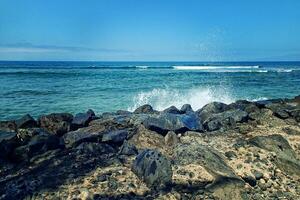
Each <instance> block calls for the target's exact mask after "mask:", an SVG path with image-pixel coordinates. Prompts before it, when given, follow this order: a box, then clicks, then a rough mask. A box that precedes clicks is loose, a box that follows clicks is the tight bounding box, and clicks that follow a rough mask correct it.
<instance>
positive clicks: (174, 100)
mask: <svg viewBox="0 0 300 200" xmlns="http://www.w3.org/2000/svg"><path fill="white" fill-rule="evenodd" d="M234 100H235V99H234V98H233V97H231V95H229V92H228V90H226V89H225V88H222V87H219V88H193V89H189V90H176V89H153V90H151V91H148V92H140V93H138V94H137V95H136V96H135V97H134V98H133V104H132V106H131V107H129V108H128V110H129V111H134V110H135V109H136V108H138V107H140V106H142V105H144V104H150V105H151V106H153V108H154V109H156V110H159V111H161V110H164V109H165V108H168V107H170V106H176V107H177V108H179V109H180V108H181V106H182V105H184V104H191V106H192V108H193V109H194V110H198V109H200V108H202V107H203V106H204V105H206V104H208V103H210V102H213V101H220V102H224V103H232V102H234Z"/></svg>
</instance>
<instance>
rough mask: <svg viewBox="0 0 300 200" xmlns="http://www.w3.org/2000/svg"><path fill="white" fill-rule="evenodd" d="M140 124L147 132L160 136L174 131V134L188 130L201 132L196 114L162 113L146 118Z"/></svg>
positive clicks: (201, 128) (200, 125)
mask: <svg viewBox="0 0 300 200" xmlns="http://www.w3.org/2000/svg"><path fill="white" fill-rule="evenodd" d="M142 123H143V125H144V126H145V127H146V128H148V129H149V130H153V131H156V132H158V133H160V134H162V135H165V134H167V133H168V131H174V132H175V133H183V132H186V131H189V130H190V131H199V132H201V131H203V127H202V124H201V122H200V120H199V118H198V116H197V115H196V114H188V115H187V114H182V115H179V114H172V113H162V114H158V115H151V116H148V117H147V118H146V119H145V120H144V121H143V122H142Z"/></svg>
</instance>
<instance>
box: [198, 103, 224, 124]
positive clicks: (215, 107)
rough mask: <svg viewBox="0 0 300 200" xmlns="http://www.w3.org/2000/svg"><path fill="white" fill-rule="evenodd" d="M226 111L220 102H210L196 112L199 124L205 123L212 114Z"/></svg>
mask: <svg viewBox="0 0 300 200" xmlns="http://www.w3.org/2000/svg"><path fill="white" fill-rule="evenodd" d="M225 110H227V105H226V104H224V103H221V102H212V103H209V104H206V105H205V106H203V107H202V108H201V109H199V110H197V111H196V113H197V114H198V116H199V118H200V120H201V122H204V121H206V120H207V119H208V118H209V117H210V116H211V115H212V114H217V113H221V112H224V111H225Z"/></svg>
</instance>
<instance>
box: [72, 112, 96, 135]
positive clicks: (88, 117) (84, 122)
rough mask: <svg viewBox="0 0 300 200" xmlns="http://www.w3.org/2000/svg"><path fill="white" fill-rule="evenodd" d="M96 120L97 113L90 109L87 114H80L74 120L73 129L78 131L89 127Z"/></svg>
mask: <svg viewBox="0 0 300 200" xmlns="http://www.w3.org/2000/svg"><path fill="white" fill-rule="evenodd" d="M93 119H95V113H94V111H92V110H91V109H89V110H88V111H87V112H86V113H78V114H76V115H75V117H74V118H73V120H72V129H73V130H76V129H78V128H82V127H85V126H88V124H89V123H90V122H91V121H92V120H93Z"/></svg>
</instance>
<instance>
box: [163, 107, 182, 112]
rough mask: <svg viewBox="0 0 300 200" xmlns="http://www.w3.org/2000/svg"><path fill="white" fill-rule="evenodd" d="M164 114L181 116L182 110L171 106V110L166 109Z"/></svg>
mask: <svg viewBox="0 0 300 200" xmlns="http://www.w3.org/2000/svg"><path fill="white" fill-rule="evenodd" d="M163 112H164V113H172V114H181V112H180V110H178V108H176V107H175V106H170V107H169V108H166V109H165V110H163Z"/></svg>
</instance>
